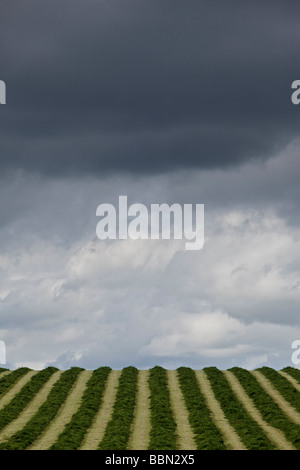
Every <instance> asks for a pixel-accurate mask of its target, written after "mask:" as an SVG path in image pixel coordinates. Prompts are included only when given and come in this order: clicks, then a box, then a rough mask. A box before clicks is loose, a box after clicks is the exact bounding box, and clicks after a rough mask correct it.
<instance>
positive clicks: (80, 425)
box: [50, 367, 111, 450]
mask: <svg viewBox="0 0 300 470" xmlns="http://www.w3.org/2000/svg"><path fill="white" fill-rule="evenodd" d="M110 371H111V369H110V367H100V368H98V369H96V370H94V371H93V373H92V376H91V378H90V379H89V381H88V383H87V387H86V390H85V392H84V394H83V397H82V402H81V405H80V407H79V409H78V411H77V412H76V413H75V414H74V416H73V417H72V419H71V421H70V422H69V423H68V424H67V425H66V427H65V429H64V430H63V432H62V433H61V434H60V435H59V437H58V439H57V441H56V442H55V443H54V444H53V445H52V446H51V447H50V449H51V450H76V449H78V448H79V447H80V445H81V443H82V441H83V439H84V436H85V434H86V432H87V430H88V428H89V427H90V426H91V424H92V422H93V418H94V417H95V415H96V413H97V411H98V410H99V408H100V406H101V402H102V397H103V392H104V389H105V384H106V381H107V378H108V375H109V373H110Z"/></svg>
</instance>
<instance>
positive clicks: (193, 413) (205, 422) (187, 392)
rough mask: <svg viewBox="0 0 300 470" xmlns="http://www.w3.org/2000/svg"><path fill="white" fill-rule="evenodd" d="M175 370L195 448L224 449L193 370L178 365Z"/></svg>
mask: <svg viewBox="0 0 300 470" xmlns="http://www.w3.org/2000/svg"><path fill="white" fill-rule="evenodd" d="M177 371H178V379H179V383H180V388H181V390H182V393H183V396H184V400H185V404H186V407H187V410H188V413H189V421H190V423H191V426H192V429H193V432H194V435H195V442H196V445H197V449H198V450H225V449H226V447H225V445H224V442H223V438H222V435H221V433H220V432H219V430H218V428H217V427H216V426H215V424H214V422H213V420H212V418H211V415H210V411H209V409H208V407H207V405H206V402H205V399H204V397H203V395H202V393H201V391H200V388H199V385H198V382H197V379H196V375H195V372H194V370H192V369H190V368H189V367H179V368H178V369H177Z"/></svg>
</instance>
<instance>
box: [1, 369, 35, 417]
mask: <svg viewBox="0 0 300 470" xmlns="http://www.w3.org/2000/svg"><path fill="white" fill-rule="evenodd" d="M37 373H38V371H37V370H30V371H28V372H26V374H25V375H23V376H22V377H21V378H20V379H19V380H18V381H17V382H16V383H15V384H14V385H13V386H12V387H11V388H10V389H9V390H8V391H7V392H6V394H5V395H3V397H2V398H1V399H0V410H1V409H2V408H4V407H5V406H6V405H7V404H8V403H9V402H10V401H11V400H12V399H13V398H14V396H15V395H16V394H17V393H19V392H20V391H21V389H22V388H23V387H24V385H26V384H27V382H29V380H31V379H32V377H33V376H34V375H36V374H37Z"/></svg>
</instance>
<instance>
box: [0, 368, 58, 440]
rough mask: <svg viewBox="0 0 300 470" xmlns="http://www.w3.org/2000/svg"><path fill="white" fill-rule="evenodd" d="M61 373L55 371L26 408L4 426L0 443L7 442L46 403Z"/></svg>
mask: <svg viewBox="0 0 300 470" xmlns="http://www.w3.org/2000/svg"><path fill="white" fill-rule="evenodd" d="M61 374H62V371H60V370H57V371H55V372H54V373H53V374H52V375H51V376H50V378H49V380H47V381H46V383H45V384H44V385H43V386H42V387H41V389H40V390H39V391H38V392H37V393H36V394H35V396H34V398H33V399H32V400H30V402H29V403H28V405H27V406H25V407H24V409H23V410H22V411H21V413H20V414H19V415H18V417H17V418H16V419H14V420H12V421H10V423H9V424H8V425H7V426H5V428H4V429H2V431H1V432H0V442H4V441H7V440H8V439H9V438H10V437H11V436H12V435H13V434H15V433H16V432H18V431H19V430H20V429H23V427H24V426H25V425H26V423H27V422H28V421H29V420H30V419H31V418H32V416H34V415H35V413H36V412H37V410H38V408H39V407H40V406H41V405H42V404H43V403H44V402H45V401H46V399H47V396H48V394H49V392H50V390H51V388H52V387H53V384H54V383H55V382H56V381H57V380H58V378H59V377H60V375H61Z"/></svg>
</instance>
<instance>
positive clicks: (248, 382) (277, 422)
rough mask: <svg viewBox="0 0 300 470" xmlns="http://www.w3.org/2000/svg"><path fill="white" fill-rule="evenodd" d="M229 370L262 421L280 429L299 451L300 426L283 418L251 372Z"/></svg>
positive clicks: (282, 414) (237, 369) (279, 410)
mask: <svg viewBox="0 0 300 470" xmlns="http://www.w3.org/2000/svg"><path fill="white" fill-rule="evenodd" d="M230 370H231V371H232V372H233V373H234V375H235V376H236V377H237V379H238V380H239V381H240V383H241V385H242V387H243V388H244V389H245V391H246V393H247V394H248V396H249V397H250V398H251V399H252V400H253V402H254V404H255V406H256V408H257V409H258V411H259V412H260V414H261V415H262V417H263V419H264V420H265V421H266V422H267V423H268V424H270V425H271V426H274V427H275V428H278V429H280V430H281V431H282V432H283V433H284V434H285V436H286V438H287V440H288V441H289V442H291V443H292V444H293V445H294V446H295V447H296V449H298V450H299V449H300V426H299V425H297V424H294V423H292V422H291V421H290V420H289V419H288V418H287V417H286V416H285V414H284V413H283V412H282V410H281V409H280V408H279V406H278V405H277V404H276V403H275V402H274V401H273V399H272V398H271V397H270V395H269V394H268V393H266V392H265V391H264V389H263V388H262V387H261V385H260V384H259V383H258V381H257V380H256V378H255V377H254V376H253V375H252V374H251V372H249V371H248V370H246V369H242V368H240V367H233V368H232V369H230Z"/></svg>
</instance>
